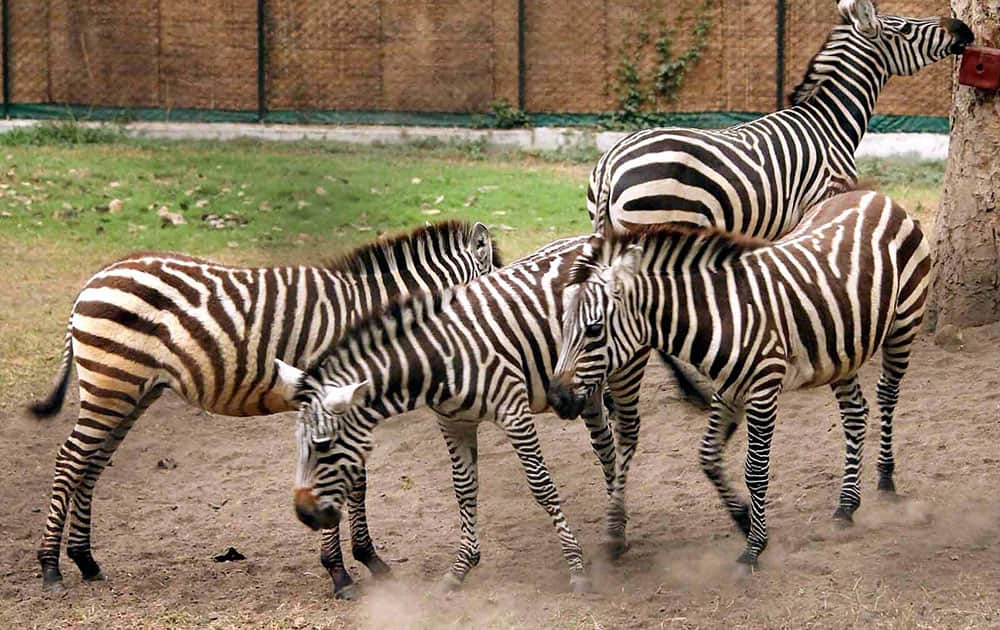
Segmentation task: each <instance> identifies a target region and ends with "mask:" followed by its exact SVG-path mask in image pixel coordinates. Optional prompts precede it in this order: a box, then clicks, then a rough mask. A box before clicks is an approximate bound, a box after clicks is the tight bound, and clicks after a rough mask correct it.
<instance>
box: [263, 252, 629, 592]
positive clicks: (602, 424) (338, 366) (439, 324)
mask: <svg viewBox="0 0 1000 630" xmlns="http://www.w3.org/2000/svg"><path fill="white" fill-rule="evenodd" d="M585 241H586V237H578V238H575V239H566V240H563V241H557V242H556V243H554V244H552V245H550V246H548V247H546V248H544V249H543V250H541V251H539V252H537V253H535V254H533V255H532V256H529V257H527V258H525V259H522V260H520V261H518V262H515V263H513V264H511V265H510V266H508V267H506V268H504V269H502V270H500V271H498V272H495V273H492V274H490V275H488V276H485V277H482V278H479V279H477V280H476V281H474V282H472V283H470V284H468V285H466V286H464V287H459V288H456V289H453V290H445V291H439V292H433V293H428V294H422V295H415V296H413V297H412V298H410V299H409V300H407V301H405V302H403V303H400V304H396V305H394V306H392V307H390V308H388V309H387V310H386V311H385V312H384V313H382V314H381V315H376V316H373V317H372V318H370V319H369V320H368V321H366V322H363V323H361V324H359V325H358V326H357V327H355V328H354V329H353V330H352V331H350V332H348V333H347V334H346V335H345V337H344V340H343V341H342V342H341V343H339V344H338V345H337V347H336V348H335V349H334V350H332V351H331V352H330V354H329V355H328V356H327V358H326V359H324V361H323V362H322V363H321V364H320V365H318V366H316V368H315V369H313V370H311V371H309V372H308V373H303V372H301V371H298V370H295V369H293V368H289V367H283V369H282V378H285V379H286V380H287V382H288V383H289V385H290V386H294V387H296V388H297V393H296V400H298V401H299V403H300V405H301V409H300V415H299V427H298V430H299V435H298V437H299V464H298V478H297V480H296V484H297V490H296V493H295V504H296V510H297V512H298V514H299V518H300V520H302V521H303V522H304V523H306V524H307V525H309V526H311V527H313V528H318V527H323V526H327V525H329V524H331V523H335V522H337V521H338V520H339V518H340V508H341V507H342V505H343V503H344V501H345V499H346V498H347V493H348V491H349V489H350V488H351V486H352V485H353V484H354V483H355V478H356V476H357V475H358V474H359V473H360V471H363V470H364V468H365V461H366V459H367V457H368V453H369V451H370V449H371V448H372V431H373V430H374V428H375V426H376V425H377V424H378V423H379V422H380V421H382V420H383V419H385V418H387V417H390V416H395V415H398V414H401V413H404V412H406V411H410V410H413V409H416V408H418V407H422V406H428V407H430V408H431V409H432V410H433V411H435V412H436V413H437V414H438V416H439V422H438V424H439V427H440V429H441V431H442V433H443V434H444V437H445V441H446V442H447V445H448V449H449V452H450V454H451V460H452V475H453V481H454V487H455V493H456V496H457V498H458V504H459V510H460V515H461V529H462V538H461V543H460V545H459V550H458V553H457V556H456V559H455V561H454V563H453V565H452V566H451V569H450V571H449V572H448V573H447V575H446V580H447V583H448V584H450V585H452V586H454V585H457V584H459V583H460V582H461V581H462V580H463V579H464V578H465V575H466V573H467V572H468V571H469V569H470V568H471V567H472V566H475V565H476V564H478V562H479V538H478V534H477V531H476V505H477V494H478V487H479V485H478V476H477V475H478V471H477V465H476V453H477V442H476V431H477V427H478V424H479V423H481V422H484V421H491V422H494V423H496V424H497V425H498V426H499V427H500V428H501V429H502V430H503V431H504V432H505V434H506V435H507V437H508V439H509V440H510V442H511V444H512V445H513V447H514V450H515V451H516V453H517V455H518V457H519V459H520V461H521V464H522V465H523V467H524V470H525V474H526V476H527V479H528V485H529V487H530V489H531V492H532V493H533V495H534V497H535V499H536V500H537V502H538V503H539V505H541V506H542V507H543V508H544V509H545V511H546V512H547V513H548V514H549V516H550V517H551V518H552V521H553V524H554V525H555V527H556V530H557V532H558V536H559V540H560V543H561V545H562V551H563V554H564V557H565V559H566V562H567V563H568V565H569V569H570V576H571V584H572V586H573V588H574V589H576V590H584V589H586V588H587V587H588V582H587V579H586V576H585V574H584V566H583V558H582V554H581V551H580V546H579V544H578V542H577V540H576V538H575V536H574V535H573V533H572V531H571V530H570V528H569V526H568V525H567V523H566V518H565V516H564V515H563V512H562V509H561V508H560V503H559V495H558V493H557V491H556V487H555V484H554V483H553V481H552V479H551V477H550V475H549V472H548V470H547V468H546V466H545V462H544V459H543V458H542V452H541V449H540V447H539V443H538V438H537V436H536V433H535V429H534V424H533V419H532V414H534V413H538V412H541V411H544V410H545V409H546V408H547V407H548V405H547V402H546V391H547V389H548V385H549V378H550V375H551V373H552V368H553V366H554V365H555V360H556V356H557V350H558V343H559V331H560V326H559V318H560V313H561V311H562V302H561V299H562V297H561V296H562V287H563V285H564V284H565V282H566V279H567V277H568V272H569V269H570V266H571V263H572V261H573V260H575V259H576V258H577V256H578V255H579V254H580V252H581V248H582V247H583V244H584V242H585ZM610 383H611V386H612V387H611V394H612V397H613V399H614V405H615V410H616V412H617V413H618V414H619V416H621V417H623V418H624V419H625V420H624V422H628V421H629V420H630V419H632V418H637V412H636V410H635V407H634V404H633V401H635V400H637V398H638V397H637V394H636V393H635V392H633V391H629V390H628V389H627V386H628V385H629V384H627V383H622V382H620V381H619V380H618V379H616V378H615V376H614V375H612V377H611V379H610ZM634 386H636V387H637V383H636V384H634ZM601 402H602V401H601V398H600V396H592V397H591V398H590V399H589V400H588V401H587V404H586V405H585V408H584V418H585V420H586V422H587V425H588V427H589V428H590V430H591V440H592V443H593V445H594V449H595V451H596V452H597V455H598V457H599V458H600V459H601V462H602V465H603V466H604V474H605V480H606V482H607V483H608V486H609V492H610V487H611V484H612V483H613V481H614V477H615V471H614V452H613V449H614V446H613V439H612V436H611V434H610V431H609V429H608V425H607V423H606V419H605V417H604V413H603V409H602V404H601Z"/></svg>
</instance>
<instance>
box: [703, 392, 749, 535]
mask: <svg viewBox="0 0 1000 630" xmlns="http://www.w3.org/2000/svg"><path fill="white" fill-rule="evenodd" d="M737 422H738V418H737V415H736V412H735V411H734V410H733V408H732V407H730V406H729V405H728V404H726V402H725V401H723V400H722V399H721V398H719V397H718V396H714V397H713V398H712V411H711V413H710V414H709V417H708V429H706V430H705V435H704V436H703V437H702V438H701V446H700V447H699V449H698V458H699V461H700V463H701V470H702V472H704V473H705V476H706V477H708V479H709V481H711V482H712V485H714V486H715V490H716V491H717V492H718V493H719V498H720V499H722V504H723V505H724V506H725V508H726V510H727V511H728V512H729V515H730V516H731V517H732V519H733V521H735V523H736V526H737V527H739V528H740V531H741V532H743V535H744V536H747V535H749V534H750V508H749V507H748V506H747V504H746V503H745V502H744V501H743V500H742V499H740V498H739V496H737V494H736V492H735V491H733V489H732V487H731V486H730V485H729V481H728V480H727V479H726V475H725V472H724V471H723V469H722V448H723V446H724V444H725V443H728V441H729V438H730V437H732V435H733V433H735V432H736V426H737ZM720 438H721V439H720Z"/></svg>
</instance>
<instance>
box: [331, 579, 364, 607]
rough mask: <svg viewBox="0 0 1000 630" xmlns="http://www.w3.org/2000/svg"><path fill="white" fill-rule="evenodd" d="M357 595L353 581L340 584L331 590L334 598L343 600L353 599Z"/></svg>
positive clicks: (356, 588)
mask: <svg viewBox="0 0 1000 630" xmlns="http://www.w3.org/2000/svg"><path fill="white" fill-rule="evenodd" d="M358 595H359V594H358V587H357V585H356V584H354V583H353V582H351V583H350V584H347V585H345V586H342V587H340V588H339V589H336V590H335V591H334V592H333V598H334V599H336V600H339V601H344V602H349V601H353V600H355V599H357V598H358Z"/></svg>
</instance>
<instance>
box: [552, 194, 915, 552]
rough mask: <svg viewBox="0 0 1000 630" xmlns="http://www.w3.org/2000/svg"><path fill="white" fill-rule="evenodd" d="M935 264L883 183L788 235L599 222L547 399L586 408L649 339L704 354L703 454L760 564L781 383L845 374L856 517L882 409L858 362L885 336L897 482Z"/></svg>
mask: <svg viewBox="0 0 1000 630" xmlns="http://www.w3.org/2000/svg"><path fill="white" fill-rule="evenodd" d="M930 271H931V257H930V245H929V243H928V240H927V238H926V237H925V236H924V234H923V232H922V231H921V230H920V227H919V224H918V223H917V222H916V221H914V220H913V219H911V218H910V217H909V216H908V215H907V214H906V212H905V211H904V210H902V209H901V208H900V207H899V206H897V205H896V204H895V203H893V202H892V200H890V199H889V198H888V197H886V196H884V195H882V194H880V193H875V192H853V193H847V194H842V195H838V196H835V197H833V198H831V199H829V200H827V201H825V202H823V203H822V204H820V205H819V206H818V207H816V208H815V209H814V210H812V211H810V213H809V214H807V215H806V217H805V218H804V219H803V222H802V223H801V224H800V225H799V227H798V228H796V229H795V230H794V231H792V232H791V233H789V234H788V235H787V236H785V237H784V238H782V239H781V240H779V241H777V242H775V243H767V242H763V241H759V240H756V239H751V238H749V237H745V236H734V235H731V234H727V233H723V232H720V231H717V230H713V229H706V228H687V227H679V226H667V227H661V228H659V229H655V228H654V229H651V230H650V231H648V232H646V233H634V234H628V235H613V236H611V237H609V238H604V237H602V236H599V235H598V236H594V237H593V238H592V240H591V242H590V244H589V246H588V251H587V252H585V253H584V255H583V256H581V258H580V259H579V260H578V261H577V263H576V264H575V265H574V269H573V272H572V278H571V280H570V284H569V285H568V287H567V289H566V293H567V297H566V298H565V299H567V300H568V304H569V305H568V306H567V309H566V311H565V315H564V319H563V325H564V328H563V346H562V349H561V351H560V354H559V362H558V365H557V367H556V372H555V375H554V377H553V380H552V385H551V388H550V391H549V401H550V403H551V404H552V406H553V407H554V408H555V409H556V411H557V412H558V413H560V415H562V416H563V417H572V416H573V415H575V414H576V413H577V412H578V411H579V407H580V405H581V404H582V403H581V401H584V400H586V399H587V398H588V396H590V395H591V394H592V392H593V391H595V390H597V389H599V385H600V383H601V381H602V380H603V379H604V378H605V375H606V374H607V373H609V372H611V371H613V370H616V369H617V368H618V367H619V366H621V365H622V364H623V363H625V362H630V361H633V357H634V355H635V354H636V353H637V352H641V351H642V349H643V348H656V349H661V350H663V351H666V352H668V353H670V354H672V355H675V356H678V357H680V358H681V359H683V360H685V361H688V362H689V363H691V364H692V365H694V366H696V367H697V368H698V370H699V371H700V372H702V373H703V374H705V375H706V376H707V377H709V378H710V379H711V381H712V383H713V385H714V386H715V387H716V388H717V389H716V394H715V396H714V398H713V400H712V410H711V414H710V419H709V424H708V430H707V431H706V433H705V435H704V438H703V439H702V442H701V447H700V460H701V467H702V469H703V471H704V472H705V474H706V476H707V477H708V478H709V479H710V480H711V481H712V483H713V484H714V485H715V487H716V489H717V491H718V492H719V496H720V497H721V498H722V501H723V503H724V505H725V506H726V508H727V509H728V511H729V513H730V515H731V516H732V518H733V519H734V520H735V521H736V523H737V524H738V525H739V527H740V528H741V530H742V531H743V532H744V534H746V536H747V546H746V549H745V551H744V552H743V554H742V555H741V556H740V562H742V563H744V564H747V565H750V566H751V567H753V566H755V565H756V563H757V558H758V556H759V554H760V553H761V552H762V551H763V549H764V547H765V546H766V544H767V529H766V525H765V520H764V497H765V494H766V492H767V484H768V466H769V458H770V448H771V437H772V434H773V431H774V422H775V413H776V400H777V396H778V394H779V392H782V391H790V390H794V389H798V388H804V387H817V386H820V385H829V386H830V387H831V388H832V389H833V392H834V394H835V396H836V398H837V402H838V404H839V407H840V412H841V417H842V421H843V425H844V434H845V438H846V443H847V446H846V458H845V468H844V477H843V483H842V486H841V492H840V497H839V502H838V507H837V509H836V512H835V513H834V517H835V519H838V520H839V521H840V522H843V523H845V524H849V523H850V522H851V520H852V515H853V513H854V511H855V510H856V509H857V508H858V506H859V505H860V502H861V493H860V485H859V476H860V471H861V459H862V447H863V444H864V437H865V425H866V422H867V416H868V405H867V403H866V401H865V399H864V396H863V394H862V391H861V387H860V385H859V383H858V377H857V371H858V369H859V368H860V367H861V365H862V364H863V363H864V362H865V361H866V360H867V359H869V358H870V357H871V356H872V355H873V354H874V353H875V352H876V351H877V350H879V349H880V348H881V350H882V375H881V378H880V379H879V381H878V386H877V390H878V391H877V394H878V403H879V407H880V410H881V436H880V443H879V457H878V476H879V481H878V487H879V489H880V490H882V491H886V492H894V491H895V484H894V482H893V471H894V468H895V462H894V460H893V454H892V419H893V413H894V410H895V407H896V402H897V400H898V397H899V384H900V381H901V380H902V378H903V375H904V373H905V372H906V368H907V366H908V362H909V357H910V347H911V343H912V341H913V339H914V337H915V336H916V335H917V333H918V330H919V326H920V322H921V319H922V317H923V312H924V305H925V301H926V298H927V289H928V283H929V280H930ZM740 410H743V411H745V415H746V418H747V432H748V436H749V440H748V446H747V459H746V470H745V475H746V484H747V488H748V490H749V492H750V507H749V509H748V507H747V505H746V504H745V503H744V502H743V501H742V500H741V499H740V498H738V497H737V495H736V494H735V493H734V492H733V491H732V490H731V489H730V487H729V485H728V483H727V481H726V479H725V477H724V476H723V471H722V465H721V450H722V446H723V443H724V442H725V441H727V440H728V439H729V436H731V435H732V433H733V431H734V430H735V428H736V425H737V423H738V422H739V415H740V414H739V412H740ZM637 437H638V436H637V435H632V436H630V438H629V439H630V440H631V441H634V440H635V439H637ZM720 442H721V443H720ZM620 465H621V466H623V467H624V468H625V469H626V470H627V467H628V463H627V462H624V463H622V464H620Z"/></svg>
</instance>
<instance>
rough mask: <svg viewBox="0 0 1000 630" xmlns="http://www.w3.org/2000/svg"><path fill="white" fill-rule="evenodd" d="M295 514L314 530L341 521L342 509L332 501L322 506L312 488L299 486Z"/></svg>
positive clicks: (326, 527) (334, 524) (329, 526)
mask: <svg viewBox="0 0 1000 630" xmlns="http://www.w3.org/2000/svg"><path fill="white" fill-rule="evenodd" d="M295 515H296V516H298V517H299V520H300V521H302V523H303V524H305V525H306V527H308V528H310V529H313V530H319V529H329V528H331V527H335V526H336V525H338V524H339V523H340V510H338V509H337V508H336V507H334V506H333V504H332V503H328V504H327V505H325V506H323V507H320V506H319V502H317V501H316V495H315V494H313V489H312V488H299V489H297V490H296V491H295Z"/></svg>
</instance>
